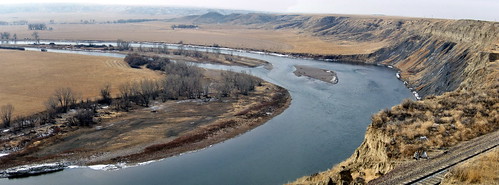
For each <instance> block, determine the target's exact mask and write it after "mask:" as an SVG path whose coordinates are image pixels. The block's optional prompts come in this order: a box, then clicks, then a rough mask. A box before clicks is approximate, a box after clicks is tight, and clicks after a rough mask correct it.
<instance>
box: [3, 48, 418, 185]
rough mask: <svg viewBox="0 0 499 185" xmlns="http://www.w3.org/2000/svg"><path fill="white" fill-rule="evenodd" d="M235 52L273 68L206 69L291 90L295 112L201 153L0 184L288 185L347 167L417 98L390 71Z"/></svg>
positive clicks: (67, 170)
mask: <svg viewBox="0 0 499 185" xmlns="http://www.w3.org/2000/svg"><path fill="white" fill-rule="evenodd" d="M49 52H71V51H59V50H49ZM223 52H229V51H227V50H224V51H223ZM230 52H231V53H233V54H235V55H242V56H247V57H252V58H257V59H262V60H266V61H269V62H270V63H271V64H272V65H273V69H272V70H270V71H269V70H267V69H265V68H263V67H257V68H244V67H228V66H220V65H212V64H200V65H199V66H201V67H205V68H212V69H231V70H233V71H240V70H246V71H249V72H250V73H251V74H253V75H255V76H258V77H260V78H262V79H264V80H266V81H269V82H272V83H274V84H277V85H280V86H282V87H284V88H286V89H288V90H289V92H290V94H291V97H292V98H293V100H292V102H291V106H290V107H289V108H288V109H287V110H285V111H284V112H283V113H282V114H280V115H278V116H276V117H274V118H273V119H271V120H270V121H268V122H267V123H265V124H264V125H262V126H260V127H257V128H256V129H254V130H252V131H249V132H247V133H245V134H242V135H240V136H238V137H235V138H233V139H229V140H227V141H225V142H223V143H219V144H216V145H213V146H212V147H209V148H206V149H202V150H199V151H195V152H189V153H185V154H182V155H179V156H175V157H170V158H166V159H163V160H160V161H156V162H152V163H149V164H145V165H141V166H136V167H131V168H124V169H120V170H113V171H102V170H93V169H90V168H88V167H80V168H71V169H66V170H64V171H62V172H57V173H52V174H47V175H41V176H35V177H29V178H22V179H0V184H9V185H17V184H19V185H21V184H22V185H27V184H37V185H44V184H46V185H58V184H71V185H80V184H94V185H98V184H102V185H124V184H130V185H132V184H133V185H135V184H149V185H156V184H157V185H160V184H161V185H164V184H172V185H182V184H186V185H197V184H203V185H210V184H213V185H220V184H238V185H244V184H248V185H249V184H283V183H286V182H290V181H293V180H295V179H296V178H299V177H301V176H304V175H310V174H312V173H316V172H320V171H323V170H326V169H328V168H331V167H332V166H333V165H334V164H337V163H339V162H341V161H343V160H344V159H346V158H347V157H349V156H350V155H351V154H352V153H353V151H354V150H355V149H356V148H357V147H358V146H359V145H360V144H361V142H362V140H363V138H364V133H365V130H366V128H367V126H368V124H369V123H370V117H371V115H372V114H373V113H376V112H378V111H379V110H381V109H384V108H388V107H391V106H393V105H396V104H399V103H400V102H401V101H402V100H403V99H405V98H411V99H414V97H413V95H412V93H411V92H410V91H409V90H408V89H407V88H406V87H405V86H404V84H403V83H402V82H401V81H399V80H398V79H397V78H396V76H395V75H396V71H395V70H393V69H389V68H386V67H380V66H370V65H351V64H343V63H333V62H324V61H316V60H308V59H297V58H290V57H284V56H275V55H266V54H257V53H250V52H241V51H230ZM80 54H93V53H91V52H90V53H85V52H80ZM93 55H106V56H113V57H123V55H117V54H104V53H97V54H95V53H94V54H93ZM297 64H298V65H306V66H311V67H317V68H322V69H327V70H331V71H334V72H336V74H337V76H338V79H339V83H338V84H335V85H332V84H330V83H326V82H322V81H319V80H314V79H310V78H308V77H297V76H295V75H294V74H293V71H294V65H297Z"/></svg>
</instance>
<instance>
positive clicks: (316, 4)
mask: <svg viewBox="0 0 499 185" xmlns="http://www.w3.org/2000/svg"><path fill="white" fill-rule="evenodd" d="M45 2H47V3H92V4H124V5H166V6H187V7H205V8H222V9H240V10H258V11H269V12H280V13H331V14H367V15H369V14H383V15H396V16H408V17H426V18H450V19H479V20H489V21H499V0H14V1H12V0H0V5H1V4H12V3H16V4H17V3H45Z"/></svg>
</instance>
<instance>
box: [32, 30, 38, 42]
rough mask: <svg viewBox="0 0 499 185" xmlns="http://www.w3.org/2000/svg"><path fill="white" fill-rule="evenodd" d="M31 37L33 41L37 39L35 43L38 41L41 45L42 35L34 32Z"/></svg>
mask: <svg viewBox="0 0 499 185" xmlns="http://www.w3.org/2000/svg"><path fill="white" fill-rule="evenodd" d="M31 36H33V39H35V41H36V43H37V44H40V35H38V32H36V31H35V32H33V33H32V34H31Z"/></svg>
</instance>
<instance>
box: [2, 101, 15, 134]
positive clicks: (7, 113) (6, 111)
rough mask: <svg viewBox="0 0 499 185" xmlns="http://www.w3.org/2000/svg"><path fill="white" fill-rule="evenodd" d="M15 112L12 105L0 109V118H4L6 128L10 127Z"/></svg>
mask: <svg viewBox="0 0 499 185" xmlns="http://www.w3.org/2000/svg"><path fill="white" fill-rule="evenodd" d="M13 112H14V106H12V105H11V104H7V105H4V106H2V107H1V108H0V116H2V122H3V126H4V127H5V128H8V127H10V123H11V121H12V113H13Z"/></svg>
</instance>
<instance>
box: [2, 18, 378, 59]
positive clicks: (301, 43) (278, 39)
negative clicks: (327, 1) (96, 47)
mask: <svg viewBox="0 0 499 185" xmlns="http://www.w3.org/2000/svg"><path fill="white" fill-rule="evenodd" d="M173 24H189V23H172V22H162V21H154V22H143V23H127V24H51V25H47V26H50V27H52V28H53V30H51V31H48V30H43V31H38V33H39V35H40V38H41V39H42V40H44V39H48V40H103V41H116V40H117V39H123V40H127V41H147V42H166V43H178V42H181V41H182V42H183V43H185V44H195V45H214V44H218V45H220V46H224V47H231V48H250V49H258V50H269V51H274V52H292V53H310V54H365V53H371V52H373V51H375V50H377V49H379V48H382V47H383V46H385V45H386V44H387V43H384V42H355V41H345V40H344V39H341V38H328V39H324V38H321V37H318V36H313V35H310V34H308V33H302V32H300V31H299V30H294V29H283V30H274V29H263V28H254V27H251V26H239V25H238V26H234V25H224V24H207V25H200V28H199V29H175V30H173V29H171V25H173ZM0 31H5V32H10V33H11V34H14V33H16V34H17V37H18V38H19V40H22V39H32V36H31V34H32V33H33V31H32V30H28V29H27V26H19V25H13V26H0Z"/></svg>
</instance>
